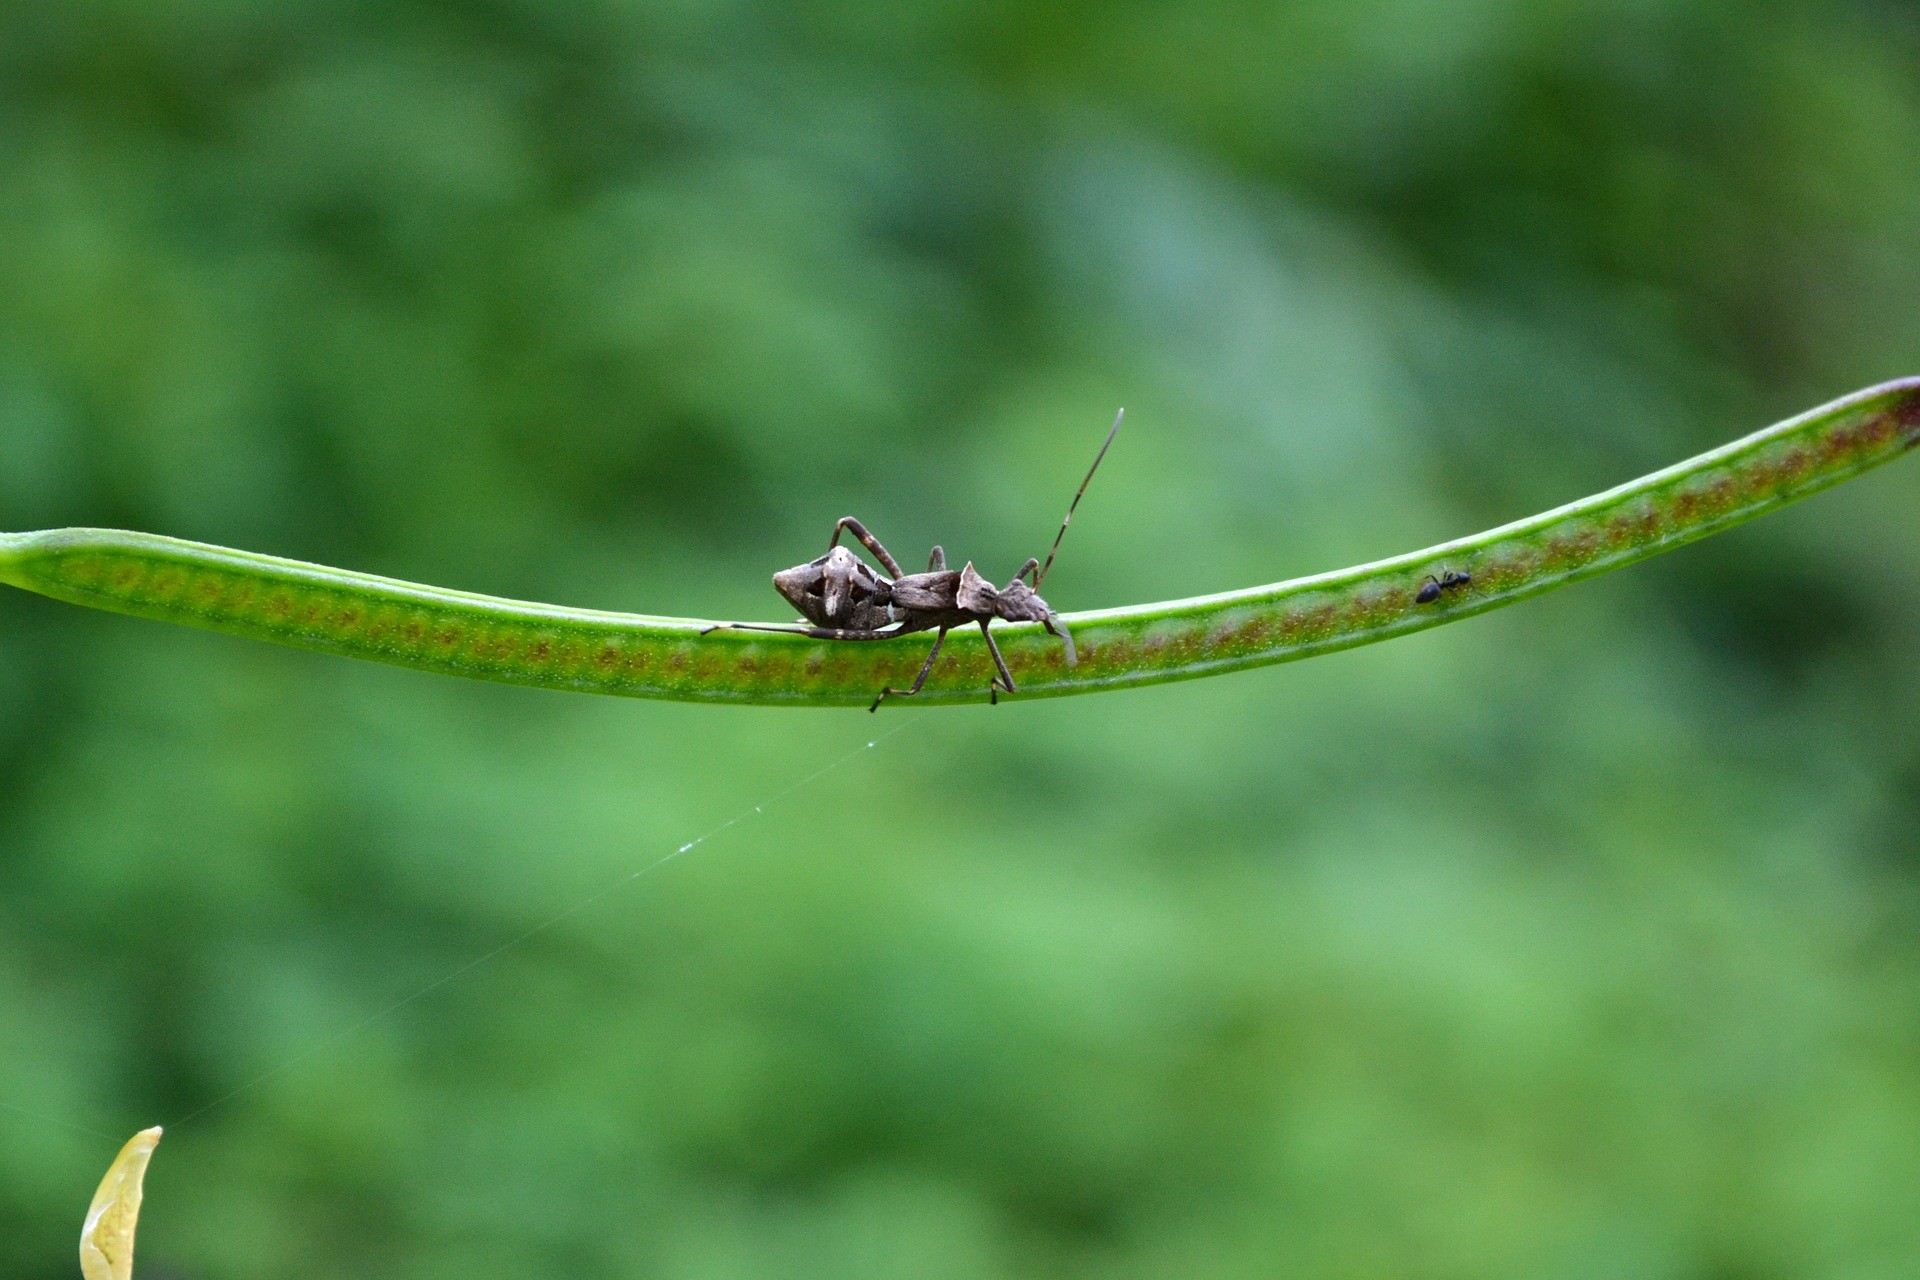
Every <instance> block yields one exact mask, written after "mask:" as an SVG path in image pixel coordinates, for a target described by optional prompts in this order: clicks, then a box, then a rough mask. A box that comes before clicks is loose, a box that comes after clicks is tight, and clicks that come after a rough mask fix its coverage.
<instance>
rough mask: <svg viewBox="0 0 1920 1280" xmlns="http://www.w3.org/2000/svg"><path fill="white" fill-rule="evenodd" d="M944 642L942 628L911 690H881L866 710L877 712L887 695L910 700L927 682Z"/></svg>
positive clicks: (934, 639)
mask: <svg viewBox="0 0 1920 1280" xmlns="http://www.w3.org/2000/svg"><path fill="white" fill-rule="evenodd" d="M946 642H947V629H946V628H945V627H942V628H940V634H939V635H937V636H935V637H934V638H933V648H931V649H929V650H927V660H926V661H925V662H923V663H921V664H920V674H919V675H917V676H915V677H914V678H913V687H912V688H911V689H882V690H881V691H880V696H879V697H877V698H875V699H874V700H873V705H872V706H870V707H868V708H867V710H868V711H870V712H871V711H878V710H879V709H880V704H881V703H883V702H885V701H886V700H887V695H888V694H894V695H896V696H898V697H902V698H911V697H912V696H913V695H914V694H916V693H918V692H920V687H921V686H922V685H924V684H926V682H927V673H928V672H929V671H932V670H933V660H934V659H935V658H937V657H939V656H940V646H941V645H943V644H945V643H946Z"/></svg>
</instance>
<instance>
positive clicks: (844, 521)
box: [827, 516, 907, 578]
mask: <svg viewBox="0 0 1920 1280" xmlns="http://www.w3.org/2000/svg"><path fill="white" fill-rule="evenodd" d="M842 529H845V530H846V531H847V532H848V533H851V534H852V535H853V536H854V537H856V538H858V539H860V545H861V546H863V547H865V548H866V549H867V550H869V551H871V552H873V554H874V555H875V556H876V557H878V558H879V560H880V563H881V564H883V565H885V566H887V572H888V573H890V574H892V575H893V576H894V577H896V578H904V577H906V576H907V575H906V573H905V572H904V571H902V570H901V568H900V562H899V561H898V560H895V559H894V558H893V553H892V552H890V551H888V550H887V549H886V548H885V547H883V546H881V545H880V539H878V538H876V537H874V536H873V535H872V534H870V533H868V532H867V526H865V525H863V524H861V523H860V522H859V521H858V520H856V519H854V518H853V517H852V516H841V517H840V521H839V523H838V524H835V525H834V526H833V537H832V539H831V540H829V541H828V543H827V546H828V547H829V548H832V547H837V546H839V545H840V531H841V530H842Z"/></svg>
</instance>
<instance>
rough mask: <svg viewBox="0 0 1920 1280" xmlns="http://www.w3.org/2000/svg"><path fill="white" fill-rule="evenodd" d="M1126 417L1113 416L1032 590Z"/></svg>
mask: <svg viewBox="0 0 1920 1280" xmlns="http://www.w3.org/2000/svg"><path fill="white" fill-rule="evenodd" d="M1126 416H1127V411H1126V410H1125V409H1122V410H1121V411H1120V412H1119V413H1116V414H1114V415H1113V430H1111V431H1109V432H1107V442H1106V444H1103V445H1101V446H1100V452H1099V453H1096V454H1094V455H1093V465H1092V466H1090V467H1088V468H1087V478H1086V479H1085V480H1082V481H1081V482H1080V491H1079V492H1078V493H1076V494H1074V495H1073V501H1072V502H1070V503H1068V504H1067V518H1066V519H1065V520H1062V521H1061V522H1060V532H1058V533H1056V534H1054V535H1053V546H1052V547H1051V548H1050V549H1049V550H1048V551H1047V562H1046V563H1045V564H1043V565H1041V566H1040V572H1039V573H1037V574H1035V575H1034V577H1033V589H1034V590H1035V591H1038V590H1039V589H1040V583H1041V580H1042V579H1044V578H1045V577H1046V576H1047V570H1049V569H1051V568H1053V558H1054V556H1056V555H1058V554H1059V553H1060V540H1061V539H1062V538H1064V537H1066V536H1067V526H1068V525H1070V524H1072V523H1073V513H1074V509H1075V508H1077V507H1078V506H1079V505H1080V499H1081V498H1083V497H1085V496H1086V493H1087V486H1088V485H1090V484H1092V483H1093V473H1094V472H1096V471H1098V470H1099V469H1100V460H1101V459H1102V458H1104V457H1106V456H1107V449H1108V448H1109V447H1110V446H1111V445H1112V444H1113V438H1114V437H1115V436H1117V435H1119V434H1120V420H1121V419H1122V418H1124V417H1126Z"/></svg>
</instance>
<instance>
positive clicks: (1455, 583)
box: [1413, 569, 1473, 604]
mask: <svg viewBox="0 0 1920 1280" xmlns="http://www.w3.org/2000/svg"><path fill="white" fill-rule="evenodd" d="M1472 581H1473V575H1472V574H1470V573H1467V572H1465V571H1463V570H1458V569H1442V570H1441V571H1440V576H1439V577H1437V578H1436V577H1434V576H1433V575H1432V574H1428V575H1427V579H1426V581H1425V582H1422V583H1421V584H1420V590H1418V591H1416V592H1414V595H1413V602H1414V603H1415V604H1432V603H1433V602H1434V601H1435V600H1438V599H1439V598H1440V597H1441V596H1442V595H1443V594H1444V593H1446V592H1448V591H1458V590H1459V589H1460V588H1461V587H1464V586H1466V585H1467V584H1468V583H1469V582H1472Z"/></svg>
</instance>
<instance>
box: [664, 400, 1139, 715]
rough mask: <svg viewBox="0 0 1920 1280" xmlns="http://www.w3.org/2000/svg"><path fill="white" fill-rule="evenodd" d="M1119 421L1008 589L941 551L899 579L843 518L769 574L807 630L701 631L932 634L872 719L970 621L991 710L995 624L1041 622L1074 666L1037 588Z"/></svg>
mask: <svg viewBox="0 0 1920 1280" xmlns="http://www.w3.org/2000/svg"><path fill="white" fill-rule="evenodd" d="M1125 416H1126V410H1124V409H1122V410H1121V411H1120V413H1119V414H1118V415H1117V416H1116V417H1115V418H1114V420H1113V430H1111V431H1109V432H1107V439H1106V443H1105V444H1102V445H1101V446H1100V452H1099V453H1098V454H1096V455H1095V456H1094V459H1093V465H1092V466H1091V467H1089V468H1088V469H1087V478H1086V479H1085V480H1082V481H1081V482H1080V488H1079V491H1078V492H1076V493H1075V494H1074V495H1073V501H1072V503H1070V504H1069V505H1068V507H1067V515H1066V519H1064V520H1062V521H1061V522H1060V532H1059V533H1057V534H1055V535H1054V539H1053V547H1052V549H1051V550H1049V551H1048V552H1047V560H1046V563H1045V564H1042V563H1041V562H1040V561H1039V560H1037V559H1034V560H1028V561H1027V562H1026V563H1025V564H1024V565H1022V566H1020V572H1018V573H1016V574H1014V575H1013V577H1012V578H1011V579H1009V580H1008V582H1007V585H1006V586H1004V587H996V586H994V585H993V584H992V583H991V582H988V581H987V580H986V579H985V578H983V577H981V576H980V573H979V571H978V570H977V569H975V568H974V567H973V563H972V562H971V561H969V562H968V563H967V564H966V565H965V567H963V568H961V569H958V570H955V569H949V568H948V567H947V553H946V552H945V551H944V550H943V549H942V548H940V547H935V548H934V549H933V555H932V556H931V557H929V559H928V560H927V571H926V572H925V573H907V572H904V571H903V570H902V569H901V568H900V562H899V561H898V560H895V559H894V558H893V553H892V552H890V551H888V550H887V549H886V547H885V546H884V545H882V544H881V542H880V539H878V538H876V537H874V536H873V535H872V534H871V533H869V532H867V527H866V526H865V525H863V524H861V523H860V521H859V520H857V519H855V518H854V517H853V516H842V517H841V518H840V519H839V521H838V522H837V523H835V525H834V526H833V537H832V538H831V539H829V540H828V542H827V553H826V554H825V555H823V556H821V557H820V558H819V559H817V560H809V561H808V562H807V563H805V564H798V565H795V566H794V567H793V568H791V569H782V570H781V571H780V572H778V573H776V574H774V575H773V586H774V590H776V591H778V592H779V593H780V594H781V595H782V596H783V597H785V598H786V601H787V603H788V604H791V605H792V606H793V607H794V608H795V609H798V610H799V611H800V615H801V618H802V620H803V621H805V622H807V623H811V624H812V625H810V626H799V627H783V626H771V625H766V624H762V623H754V622H730V623H722V624H720V626H714V627H708V628H707V631H718V630H720V629H721V627H728V628H733V629H737V630H742V631H781V632H787V633H790V634H795V635H803V636H812V637H813V638H814V639H816V640H891V639H893V638H894V637H895V636H904V635H911V634H912V633H914V632H916V631H934V632H937V633H938V634H936V635H935V636H934V639H933V648H932V649H930V650H928V652H927V660H926V661H925V662H924V663H922V664H921V666H920V674H919V675H918V676H915V677H914V681H913V684H912V685H911V686H910V687H908V688H905V689H882V690H881V691H880V694H879V696H878V697H876V698H875V699H874V700H873V705H872V706H871V707H868V708H867V710H869V711H878V710H879V709H880V704H881V703H882V702H885V701H886V700H887V698H888V697H889V696H890V695H897V696H899V697H903V698H910V697H912V696H913V695H914V694H916V693H919V692H920V690H921V688H922V687H923V686H924V685H925V684H926V683H927V674H928V673H929V672H931V671H932V670H933V664H934V661H935V660H936V659H937V658H939V656H940V647H941V646H942V645H943V644H945V643H946V640H947V632H949V631H951V630H952V629H953V628H955V627H960V626H965V625H967V624H968V623H975V624H978V626H979V628H980V634H981V635H982V636H984V637H986V641H987V652H988V653H990V654H992V655H993V665H994V671H995V674H994V676H993V677H992V679H990V680H989V681H988V682H987V699H988V701H989V702H995V703H997V702H998V701H999V700H1000V692H1001V690H1003V689H1004V690H1005V691H1006V692H1008V693H1013V692H1015V688H1014V683H1013V673H1012V672H1010V671H1008V670H1007V663H1006V659H1005V658H1003V657H1001V656H1000V646H999V645H998V644H996V643H995V642H994V639H993V632H992V630H991V629H990V627H991V625H992V623H993V622H994V621H995V620H996V619H997V620H999V621H1002V622H1037V623H1039V624H1040V625H1041V626H1042V627H1044V628H1046V630H1047V632H1048V634H1050V635H1055V636H1058V637H1059V638H1060V639H1061V641H1062V642H1063V643H1064V644H1065V645H1066V647H1067V665H1069V666H1071V665H1073V663H1074V662H1075V661H1077V655H1076V654H1075V653H1074V649H1073V636H1072V635H1071V634H1070V633H1069V632H1068V631H1067V629H1066V628H1065V627H1064V626H1063V625H1062V624H1061V622H1060V618H1059V615H1058V614H1056V613H1054V611H1053V606H1051V605H1049V604H1048V603H1047V602H1046V601H1045V600H1043V599H1041V598H1040V583H1041V581H1042V580H1044V579H1045V578H1046V576H1047V570H1048V569H1051V568H1052V567H1053V558H1054V556H1055V555H1056V554H1058V553H1059V551H1060V540H1061V539H1062V538H1065V537H1066V536H1067V526H1068V525H1069V524H1072V523H1073V513H1074V511H1075V510H1076V509H1077V508H1078V507H1079V506H1080V499H1081V497H1083V496H1084V495H1085V494H1086V492H1087V486H1088V485H1089V484H1090V483H1092V481H1093V473H1094V472H1095V471H1098V470H1099V469H1100V462H1101V459H1103V458H1105V457H1106V456H1107V449H1108V447H1109V446H1111V445H1112V444H1113V438H1114V436H1116V435H1118V434H1119V432H1120V421H1121V419H1122V418H1124V417H1125ZM842 533H850V534H852V535H853V536H854V538H856V539H857V540H858V541H859V542H860V545H862V546H864V547H865V548H866V549H867V550H868V551H870V552H872V553H873V556H874V558H875V559H877V560H878V561H879V562H880V563H881V564H882V565H883V566H884V567H885V568H886V571H887V573H889V574H892V575H893V576H892V577H886V576H884V575H882V574H880V573H879V572H877V571H876V570H874V569H873V568H872V567H871V566H870V565H868V564H867V563H866V562H865V561H863V560H861V559H860V557H858V556H856V555H855V554H854V553H853V551H852V550H851V549H850V548H847V547H843V546H841V545H840V535H841V534H842ZM1029 578H1030V579H1031V580H1032V582H1031V585H1029V583H1028V579H1029ZM702 634H705V633H704V632H703V633H702Z"/></svg>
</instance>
